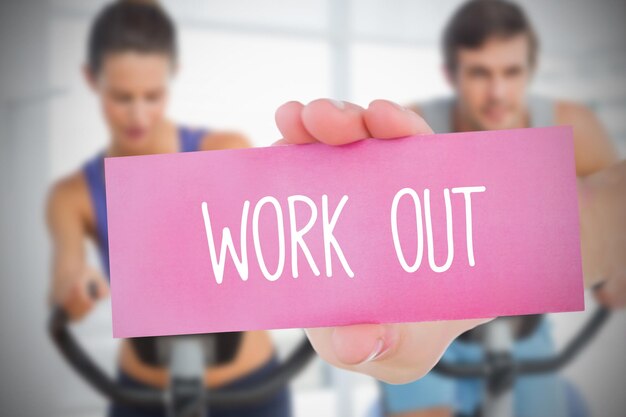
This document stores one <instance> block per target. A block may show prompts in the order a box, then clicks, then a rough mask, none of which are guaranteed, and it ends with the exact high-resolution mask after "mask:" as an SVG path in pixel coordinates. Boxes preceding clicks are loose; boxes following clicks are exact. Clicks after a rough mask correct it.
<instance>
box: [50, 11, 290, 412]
mask: <svg viewBox="0 0 626 417" xmlns="http://www.w3.org/2000/svg"><path fill="white" fill-rule="evenodd" d="M87 61H88V62H87V65H86V66H85V69H84V72H85V77H86V79H87V82H88V84H89V86H90V87H91V89H92V90H93V92H94V93H95V94H96V95H97V96H98V99H99V102H100V105H101V108H102V112H103V115H104V119H105V121H106V124H107V127H108V129H109V133H110V141H109V143H108V146H107V147H106V149H105V150H104V151H103V152H101V153H99V154H98V155H96V156H95V157H94V158H92V159H91V160H89V161H88V162H87V163H86V164H85V165H84V167H83V168H82V169H80V170H78V171H77V172H75V173H73V174H71V175H69V176H68V177H66V178H64V179H62V180H60V181H59V182H57V183H56V184H55V185H54V187H53V188H52V190H51V192H50V195H49V201H48V213H47V214H48V223H49V230H50V234H51V236H52V241H53V249H54V255H53V270H52V291H51V293H52V294H51V297H52V301H53V302H55V303H57V304H58V305H61V306H63V307H64V308H65V310H66V311H67V313H68V314H69V316H70V317H71V318H72V319H73V320H79V319H81V318H82V317H84V316H85V315H86V314H87V313H88V312H89V311H90V310H91V308H92V307H93V305H94V302H95V301H94V299H93V298H94V297H93V294H92V295H90V294H89V293H88V290H87V288H88V287H89V286H90V285H91V286H95V287H96V288H97V291H96V292H97V294H96V297H95V298H97V299H100V298H103V297H105V296H106V295H107V294H108V283H107V280H106V279H105V278H104V276H103V275H102V274H101V273H100V272H99V271H98V270H97V269H94V268H92V267H90V266H88V265H87V264H86V257H85V241H86V240H87V239H93V240H94V241H95V242H96V244H97V246H98V248H99V251H100V255H101V260H102V267H103V269H104V272H105V275H106V276H108V267H109V259H108V237H107V217H106V204H105V194H104V192H105V191H104V190H105V188H104V175H103V158H104V157H105V156H110V157H115V156H128V155H144V154H156V153H169V152H188V151H197V150H214V149H232V148H243V147H248V146H249V144H248V141H247V140H246V139H245V138H244V137H243V136H241V135H239V134H237V133H232V132H216V131H204V130H198V129H188V128H184V127H181V126H177V125H175V124H174V123H173V122H171V121H170V120H168V119H167V118H166V117H165V110H166V106H167V102H168V87H169V83H170V80H171V78H172V75H173V73H174V72H175V68H176V36H175V28H174V26H173V24H172V22H171V20H170V18H169V17H168V16H167V14H166V13H165V11H164V10H163V9H162V8H161V7H159V6H158V5H157V4H154V3H151V2H147V1H118V2H115V3H112V4H109V5H107V6H106V7H104V9H103V10H102V11H101V12H100V13H99V15H98V16H97V18H96V19H95V21H94V23H93V26H92V27H91V32H90V37H89V44H88V59H87ZM94 284H95V285H94ZM156 356H157V355H156V349H155V344H154V339H152V338H141V339H133V340H124V341H123V342H122V343H121V349H120V353H119V368H120V370H119V380H120V381H119V382H120V383H122V384H125V385H127V386H152V387H158V388H163V387H164V386H165V385H166V384H167V381H168V375H167V372H166V370H165V369H164V368H162V367H160V366H158V361H157V360H156ZM217 356H218V361H220V362H221V363H219V364H218V365H216V366H213V367H211V368H209V369H207V370H206V372H205V380H206V384H207V385H208V386H209V387H211V388H214V389H219V388H223V387H228V388H233V387H238V386H246V385H247V384H250V383H252V381H260V380H262V379H263V378H264V376H265V375H266V374H267V373H268V372H269V371H270V370H271V369H272V368H273V367H275V366H276V359H275V356H274V350H273V346H272V343H271V339H270V337H269V335H268V334H267V333H266V332H262V331H260V332H246V333H243V334H239V333H230V334H221V335H220V336H219V341H218V349H217ZM289 409H290V399H289V395H288V393H287V391H286V390H285V391H282V392H280V393H279V394H278V395H277V396H275V397H273V398H270V399H268V400H267V402H266V403H264V404H261V405H259V406H256V407H253V408H245V409H238V410H232V409H231V410H219V409H218V410H211V416H214V417H219V416H226V415H237V416H250V417H252V416H254V417H256V416H258V417H261V416H278V417H280V416H288V415H290V411H289ZM162 415H164V411H158V412H151V413H146V412H144V411H142V410H132V409H129V408H126V407H123V406H121V405H118V404H113V405H112V406H111V409H110V416H112V417H121V416H155V417H156V416H162Z"/></svg>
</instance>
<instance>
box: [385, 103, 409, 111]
mask: <svg viewBox="0 0 626 417" xmlns="http://www.w3.org/2000/svg"><path fill="white" fill-rule="evenodd" d="M388 103H391V105H392V106H393V107H395V108H396V109H398V110H400V111H407V110H408V109H407V108H406V107H404V106H401V105H399V104H398V103H396V102H395V101H388Z"/></svg>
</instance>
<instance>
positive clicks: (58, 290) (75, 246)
mask: <svg viewBox="0 0 626 417" xmlns="http://www.w3.org/2000/svg"><path fill="white" fill-rule="evenodd" d="M81 182H83V183H81ZM84 187H86V186H85V184H84V180H83V179H82V177H81V175H80V174H75V175H73V176H71V177H68V178H66V179H64V180H61V181H59V182H58V183H56V184H55V185H54V186H53V187H52V190H51V192H50V194H49V196H48V204H47V213H46V215H47V216H46V217H47V223H48V231H49V233H50V237H51V240H52V283H51V290H50V301H51V302H52V303H54V304H56V305H61V306H63V307H64V309H65V311H66V312H67V313H68V314H69V316H70V318H71V319H73V320H78V319H81V318H82V317H83V316H85V315H86V314H87V313H88V312H89V311H90V310H91V308H92V307H93V305H94V303H95V300H94V297H93V295H91V294H89V289H88V286H89V285H88V284H89V282H94V283H95V285H96V289H97V294H94V295H96V299H99V298H102V297H104V296H106V295H107V294H108V285H107V282H106V280H105V279H104V278H103V277H102V275H101V274H100V273H99V272H98V271H97V270H95V269H92V268H89V267H87V265H86V262H85V238H86V235H87V233H86V227H85V222H84V213H83V212H82V211H81V204H80V199H81V193H84V191H83V190H84Z"/></svg>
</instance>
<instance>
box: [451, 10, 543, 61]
mask: <svg viewBox="0 0 626 417" xmlns="http://www.w3.org/2000/svg"><path fill="white" fill-rule="evenodd" d="M519 34H526V36H527V37H528V41H529V57H528V59H529V62H530V64H531V65H535V63H536V61H537V52H538V49H539V42H538V40H537V35H536V34H535V30H534V29H533V27H532V25H531V23H530V20H528V17H527V16H526V13H524V11H523V10H522V8H521V7H520V6H518V5H517V4H514V3H512V2H509V1H505V0H470V1H468V2H467V3H465V4H463V5H462V6H461V7H459V9H458V10H457V11H456V12H455V13H454V14H453V15H452V18H451V19H450V21H449V22H448V24H447V25H446V28H445V30H444V33H443V54H444V61H445V66H446V68H447V69H448V70H449V71H454V70H455V69H456V67H457V64H458V62H457V51H458V50H459V48H469V49H474V48H480V47H481V46H482V45H483V44H484V43H485V42H486V41H487V40H488V39H489V38H492V37H500V38H505V39H506V38H510V37H513V36H516V35H519Z"/></svg>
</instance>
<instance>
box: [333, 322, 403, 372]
mask: <svg viewBox="0 0 626 417" xmlns="http://www.w3.org/2000/svg"><path fill="white" fill-rule="evenodd" d="M398 339H399V331H398V326H397V325H394V324H359V325H353V326H341V327H335V328H334V329H333V331H332V333H331V337H330V343H331V347H332V349H333V351H334V354H335V356H336V358H337V359H338V360H339V361H341V362H343V363H344V364H346V365H356V364H360V363H366V362H371V361H374V360H376V359H380V358H381V357H383V356H385V355H386V354H387V353H388V352H390V351H391V350H392V348H393V347H394V346H395V345H397V343H398Z"/></svg>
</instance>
